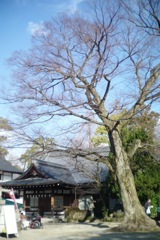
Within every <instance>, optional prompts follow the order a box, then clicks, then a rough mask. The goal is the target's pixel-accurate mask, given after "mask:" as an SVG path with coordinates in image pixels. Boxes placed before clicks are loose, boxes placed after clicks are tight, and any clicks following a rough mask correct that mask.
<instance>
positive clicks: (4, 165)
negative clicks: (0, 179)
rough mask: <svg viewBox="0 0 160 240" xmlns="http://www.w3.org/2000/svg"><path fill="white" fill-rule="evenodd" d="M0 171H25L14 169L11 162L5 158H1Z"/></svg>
mask: <svg viewBox="0 0 160 240" xmlns="http://www.w3.org/2000/svg"><path fill="white" fill-rule="evenodd" d="M0 170H1V171H5V172H12V173H22V172H23V171H22V170H20V169H18V168H16V167H14V166H13V165H12V164H11V163H10V162H9V161H7V160H5V159H4V157H2V156H0Z"/></svg>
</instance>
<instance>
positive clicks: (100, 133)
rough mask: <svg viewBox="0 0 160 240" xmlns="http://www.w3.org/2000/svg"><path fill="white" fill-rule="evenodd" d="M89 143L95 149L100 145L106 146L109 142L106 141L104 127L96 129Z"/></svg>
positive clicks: (106, 135)
mask: <svg viewBox="0 0 160 240" xmlns="http://www.w3.org/2000/svg"><path fill="white" fill-rule="evenodd" d="M91 141H92V143H93V145H94V146H95V147H96V146H99V145H100V144H101V143H107V144H108V143H109V141H108V134H107V131H106V128H105V127H104V126H99V127H97V129H96V131H95V137H92V138H91Z"/></svg>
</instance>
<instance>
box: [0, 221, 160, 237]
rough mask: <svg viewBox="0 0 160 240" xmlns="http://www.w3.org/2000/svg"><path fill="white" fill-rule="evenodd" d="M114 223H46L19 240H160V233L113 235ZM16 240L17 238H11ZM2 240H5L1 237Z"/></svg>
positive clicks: (22, 235) (27, 231)
mask: <svg viewBox="0 0 160 240" xmlns="http://www.w3.org/2000/svg"><path fill="white" fill-rule="evenodd" d="M116 225H117V224H114V223H108V224H107V223H77V224H76V223H45V224H44V228H43V229H28V230H22V231H21V232H20V233H19V237H18V240H75V239H77V240H104V239H106V240H122V239H123V240H160V232H158V233H155V232H154V233H112V232H111V227H112V226H116ZM9 237H10V238H12V239H16V237H15V236H9ZM0 239H5V238H2V237H0Z"/></svg>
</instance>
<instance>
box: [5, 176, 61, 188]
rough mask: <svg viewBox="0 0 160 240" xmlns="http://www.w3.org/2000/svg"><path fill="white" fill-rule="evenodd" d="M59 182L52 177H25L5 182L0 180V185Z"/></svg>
mask: <svg viewBox="0 0 160 240" xmlns="http://www.w3.org/2000/svg"><path fill="white" fill-rule="evenodd" d="M56 183H59V181H57V180H53V179H51V178H50V179H46V178H27V179H22V180H16V179H15V180H12V181H7V182H1V183H0V185H1V186H5V187H7V186H8V187H11V186H12V187H14V186H34V185H37V186H38V185H50V184H56Z"/></svg>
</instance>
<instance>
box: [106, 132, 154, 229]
mask: <svg viewBox="0 0 160 240" xmlns="http://www.w3.org/2000/svg"><path fill="white" fill-rule="evenodd" d="M110 142H111V148H112V149H113V153H114V155H115V162H116V176H117V179H118V182H119V186H120V192H121V197H122V203H123V207H124V219H123V221H122V223H121V225H120V226H119V227H118V228H117V229H115V230H118V231H119V230H121V231H150V230H156V228H158V227H157V224H156V222H155V221H154V220H151V219H150V218H149V217H148V216H147V215H146V213H145V211H144V207H142V205H141V203H140V201H139V199H138V196H137V191H136V188H135V182H134V177H133V174H132V171H131V168H130V164H129V159H128V156H127V153H126V151H125V150H124V148H123V146H122V141H121V139H120V136H119V133H118V131H114V132H112V134H111V135H110Z"/></svg>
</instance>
